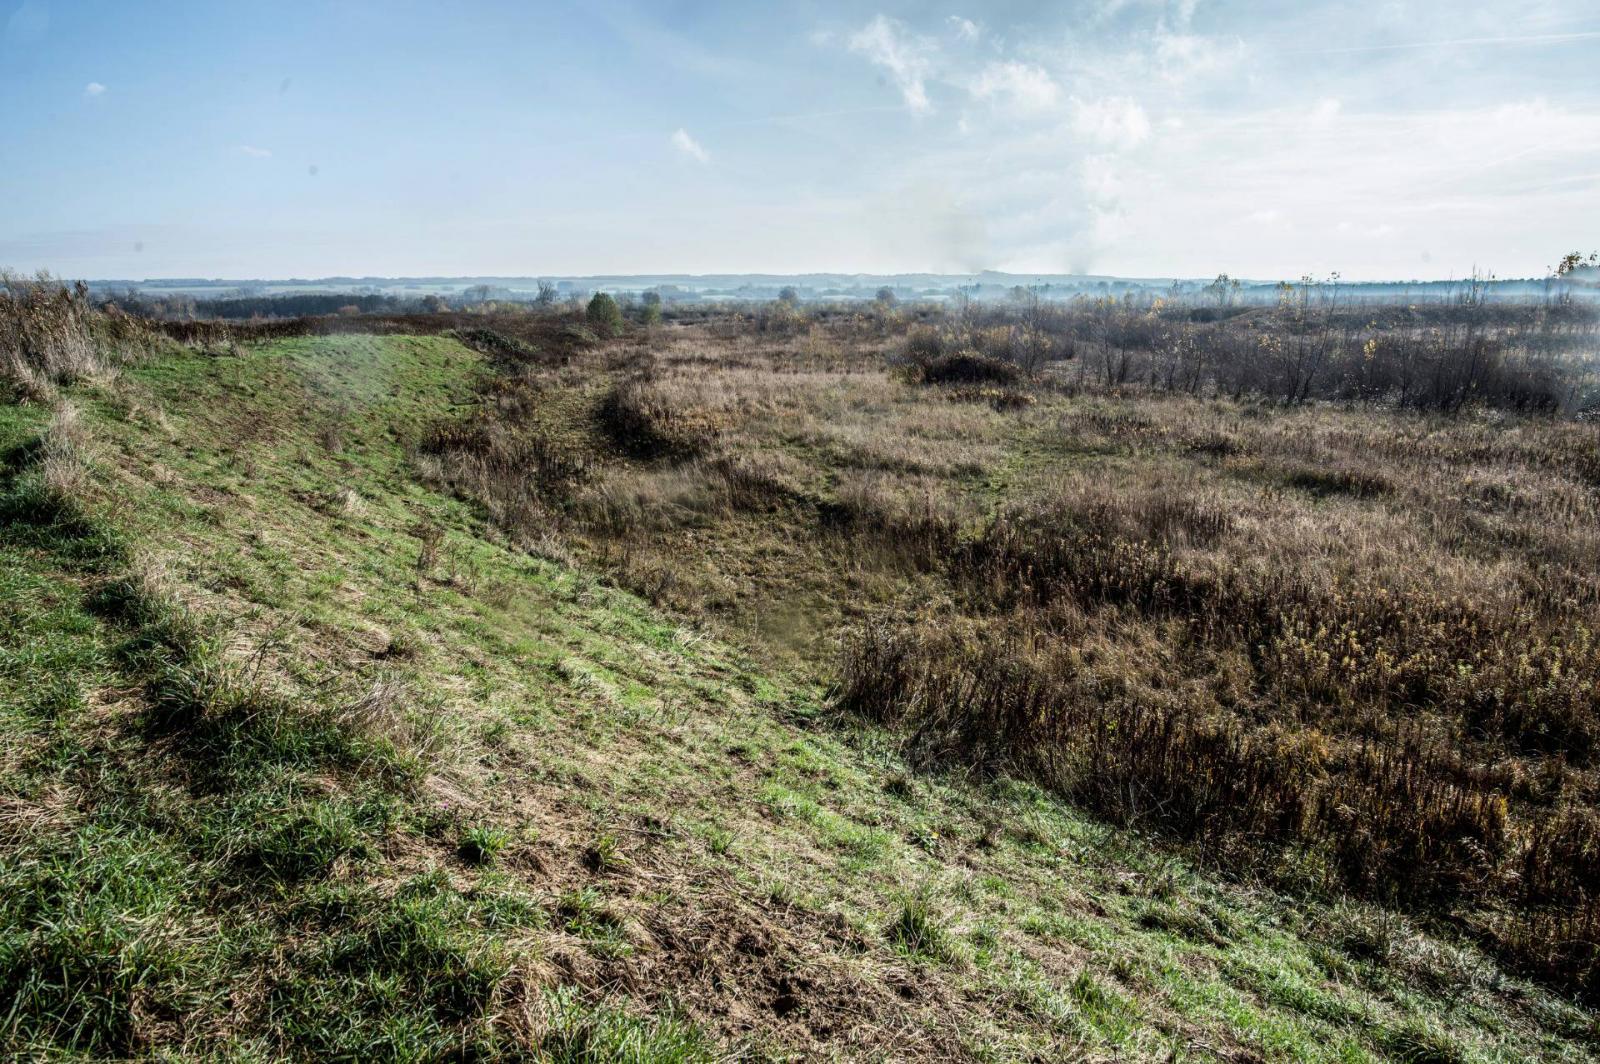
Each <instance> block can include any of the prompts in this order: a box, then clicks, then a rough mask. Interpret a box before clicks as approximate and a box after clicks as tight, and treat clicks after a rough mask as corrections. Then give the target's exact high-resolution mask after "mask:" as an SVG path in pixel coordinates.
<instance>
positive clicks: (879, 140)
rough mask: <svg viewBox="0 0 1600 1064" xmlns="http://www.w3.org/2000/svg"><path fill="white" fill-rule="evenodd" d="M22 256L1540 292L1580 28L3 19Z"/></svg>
mask: <svg viewBox="0 0 1600 1064" xmlns="http://www.w3.org/2000/svg"><path fill="white" fill-rule="evenodd" d="M0 30H3V37H0V100H3V101H4V112H3V113H4V118H3V119H0V265H6V266H10V267H13V268H16V269H22V270H28V271H32V270H36V269H41V268H43V269H49V270H51V271H53V272H55V273H57V274H60V275H63V276H67V277H86V278H131V279H143V278H154V277H227V278H276V277H321V276H331V275H351V276H364V275H384V276H425V275H497V276H539V275H584V274H597V273H666V272H671V273H724V272H770V273H801V272H823V271H833V272H849V273H855V272H863V273H893V272H952V273H964V272H973V271H977V270H982V269H993V270H1005V271H1010V272H1016V273H1024V274H1026V273H1068V272H1092V273H1101V274H1117V275H1122V276H1139V277H1168V276H1182V277H1209V276H1214V275H1215V274H1217V273H1219V272H1227V273H1230V274H1232V275H1234V276H1239V277H1248V278H1258V279H1279V278H1296V277H1300V276H1302V275H1312V276H1317V277H1326V276H1330V275H1332V274H1334V273H1339V274H1340V275H1342V276H1343V277H1345V278H1347V279H1411V278H1452V277H1462V276H1465V275H1468V274H1470V273H1471V272H1472V271H1474V270H1478V271H1480V272H1484V273H1493V274H1494V275H1496V276H1500V277H1527V276H1542V275H1543V274H1544V273H1545V272H1546V271H1547V270H1548V268H1549V267H1550V265H1551V264H1552V263H1554V262H1555V261H1556V260H1557V259H1558V258H1559V257H1560V255H1561V254H1563V253H1564V252H1566V251H1571V250H1577V249H1578V248H1580V247H1582V248H1583V249H1584V250H1592V249H1593V248H1594V247H1596V246H1600V75H1597V71H1600V5H1596V4H1593V3H1588V2H1572V0H1560V2H1554V0H1519V2H1506V0H1453V2H1445V0H1411V2H1406V0H1396V2H1387V3H1386V2H1383V0H1377V2H1372V0H1297V2H1294V3H1286V2H1282V0H1270V2H1269V0H1081V2H1054V3H1033V2H1021V0H1015V2H1008V0H991V2H987V3H977V2H974V0H967V2H964V3H959V2H957V3H949V4H944V3H898V2H883V3H880V4H876V5H874V4H873V3H871V2H870V0H869V2H868V3H866V4H861V3H827V2H818V0H791V2H789V3H784V4H768V3H751V2H728V3H716V2H707V3H691V2H687V0H652V2H640V3H629V2H624V0H610V2H608V0H589V2H582V3H576V2H575V3H559V2H558V3H531V2H522V3H511V2H474V0H451V2H445V3H418V2H411V0H386V2H383V3H376V2H358V0H329V2H325V3H294V2H284V3H273V4H245V3H233V2H217V0H208V2H203V3H201V2H196V3H184V2H171V3H164V2H159V0H149V2H142V3H138V4H130V3H127V2H126V0H116V2H97V0H84V2H78V3H72V2H66V0H57V2H49V0H20V2H19V0H0Z"/></svg>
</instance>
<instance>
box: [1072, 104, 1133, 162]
mask: <svg viewBox="0 0 1600 1064" xmlns="http://www.w3.org/2000/svg"><path fill="white" fill-rule="evenodd" d="M1072 128H1073V130H1074V131H1075V132H1076V133H1077V134H1078V135H1079V136H1082V137H1086V138H1088V139H1089V140H1091V141H1093V142H1095V143H1096V144H1099V145H1101V146H1102V147H1106V148H1120V149H1128V148H1136V147H1138V146H1139V145H1140V144H1143V143H1144V142H1145V141H1146V140H1147V139H1149V137H1150V116H1149V115H1147V114H1145V113H1144V108H1143V107H1140V106H1139V102H1138V101H1137V100H1134V99H1133V98H1131V97H1128V96H1107V97H1105V98H1104V99H1099V100H1080V99H1078V98H1077V97H1073V99H1072Z"/></svg>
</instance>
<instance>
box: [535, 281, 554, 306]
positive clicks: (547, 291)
mask: <svg viewBox="0 0 1600 1064" xmlns="http://www.w3.org/2000/svg"><path fill="white" fill-rule="evenodd" d="M555 302H556V286H555V285H554V284H552V283H550V282H549V281H540V282H539V294H538V295H536V296H534V297H533V305H534V306H536V307H553V306H555Z"/></svg>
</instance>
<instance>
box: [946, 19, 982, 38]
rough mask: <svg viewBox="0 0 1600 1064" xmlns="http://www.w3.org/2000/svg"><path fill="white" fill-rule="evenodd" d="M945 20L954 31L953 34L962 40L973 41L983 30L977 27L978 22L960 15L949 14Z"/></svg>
mask: <svg viewBox="0 0 1600 1064" xmlns="http://www.w3.org/2000/svg"><path fill="white" fill-rule="evenodd" d="M945 21H947V22H949V23H950V28H951V30H953V31H954V32H955V35H956V36H957V37H960V38H961V39H962V40H964V41H975V40H977V39H978V36H979V35H980V34H982V33H983V31H982V30H981V29H979V28H978V24H977V23H976V22H974V21H972V20H971V19H970V18H962V17H961V16H960V15H951V16H950V17H949V18H948V19H946V20H945Z"/></svg>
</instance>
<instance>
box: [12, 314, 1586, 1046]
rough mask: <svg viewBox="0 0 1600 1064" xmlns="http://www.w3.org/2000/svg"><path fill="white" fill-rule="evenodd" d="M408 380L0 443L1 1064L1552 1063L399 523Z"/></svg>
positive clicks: (1479, 1014)
mask: <svg viewBox="0 0 1600 1064" xmlns="http://www.w3.org/2000/svg"><path fill="white" fill-rule="evenodd" d="M483 371H484V370H483V366H482V365H481V361H480V356H478V355H476V354H474V353H473V352H471V351H470V350H468V349H467V348H465V347H463V346H460V345H458V344H457V343H455V342H454V341H453V340H451V339H449V338H445V337H406V336H386V337H365V336H346V337H329V338H307V339H293V340H284V341H278V342H274V343H271V344H266V345H261V346H259V347H254V348H250V349H246V350H243V351H241V352H239V353H237V354H236V355H228V356H214V355H209V354H201V353H196V352H192V351H188V350H175V351H170V352H167V353H165V354H163V355H162V356H161V357H159V358H155V359H153V360H151V361H149V362H148V363H146V364H144V365H142V366H139V367H137V368H132V369H128V370H125V371H124V372H123V373H122V375H121V376H120V377H119V378H116V379H111V380H104V381H101V382H99V383H94V384H88V385H80V386H78V387H76V388H74V389H71V390H70V392H69V394H68V395H67V396H66V399H65V402H66V403H67V404H70V410H76V411H77V414H76V416H75V417H74V416H73V415H72V414H71V413H70V411H69V412H66V413H63V412H62V411H57V412H55V413H54V414H52V412H51V411H49V410H44V409H41V408H39V407H37V406H19V405H5V406H0V602H3V603H4V616H5V617H6V618H7V621H8V623H7V624H6V625H5V626H4V630H3V631H0V759H3V760H0V1051H3V1052H4V1053H5V1054H6V1055H7V1056H53V1055H61V1054H65V1055H75V1056H83V1057H101V1058H104V1057H127V1056H145V1055H161V1056H173V1057H188V1056H223V1057H234V1058H263V1059H265V1058H277V1057H283V1056H290V1057H298V1058H306V1059H310V1058H315V1059H362V1060H372V1059H397V1060H413V1059H442V1058H468V1057H473V1058H490V1057H513V1058H523V1059H536V1060H557V1061H562V1060H572V1061H579V1060H581V1061H604V1060H629V1061H647V1060H648V1061H655V1060H666V1061H672V1060H682V1061H690V1060H721V1059H817V1058H823V1059H828V1058H835V1059H978V1060H1057V1059H1077V1058H1083V1059H1109V1058H1113V1057H1120V1058H1130V1057H1131V1058H1136V1059H1156V1058H1159V1059H1233V1060H1257V1059H1260V1060H1305V1061H1319V1060H1340V1061H1356V1060H1380V1059H1402V1060H1418V1061H1424V1060H1425V1061H1458V1060H1459V1061H1480V1060H1481V1061H1489V1060H1504V1061H1512V1060H1528V1059H1551V1060H1562V1059H1566V1060H1582V1059H1589V1058H1590V1057H1591V1056H1592V1055H1593V1054H1594V1052H1595V1051H1596V1046H1597V1043H1600V1035H1597V1029H1596V1025H1595V1021H1594V1018H1593V1017H1592V1015H1590V1014H1589V1013H1588V1012H1586V1011H1584V1010H1582V1009H1579V1008H1577V1007H1576V1006H1573V1005H1571V1004H1569V1003H1566V1002H1564V1001H1563V1000H1561V999H1560V998H1558V997H1556V996H1552V995H1550V994H1548V993H1546V992H1543V991H1541V990H1540V989H1538V988H1536V987H1534V986H1531V985H1529V984H1527V983H1524V982H1521V981H1518V980H1515V979H1512V978H1509V977H1507V976H1505V975H1504V974H1503V973H1502V972H1501V971H1499V970H1498V969H1497V968H1496V967H1495V966H1494V965H1493V964H1492V963H1491V962H1489V961H1487V960H1486V959H1484V957H1483V956H1482V955H1481V954H1480V953H1479V952H1477V951H1476V950H1475V949H1474V948H1473V947H1472V946H1471V945H1470V944H1466V943H1460V942H1449V941H1443V940H1441V939H1439V938H1436V937H1431V936H1430V935H1429V934H1428V933H1426V931H1425V930H1424V929H1419V928H1417V927H1415V926H1412V925H1410V924H1408V923H1406V922H1404V921H1403V920H1400V919H1399V918H1396V917H1394V916H1391V915H1386V914H1384V913H1382V912H1380V911H1378V910H1373V909H1367V908H1363V907H1359V906H1353V905H1349V904H1343V903H1338V902H1334V901H1327V902H1306V901H1303V900H1297V901H1290V900H1288V899H1285V898H1283V897H1280V896H1278V895H1275V894H1272V893H1271V892H1267V891H1264V890H1259V889H1251V888H1249V887H1248V886H1245V885H1239V884H1229V883H1224V882H1220V881H1218V880H1217V879H1215V878H1208V877H1206V876H1203V875H1200V874H1198V873H1197V872H1195V871H1194V870H1193V869H1191V868H1190V867H1189V866H1187V865H1186V864H1185V863H1184V862H1183V861H1181V860H1179V859H1177V858H1175V857H1173V856H1171V855H1170V854H1169V853H1166V852H1164V851H1162V850H1161V849H1159V848H1157V847H1155V846H1153V845H1151V844H1148V843H1146V842H1145V841H1143V840H1141V839H1140V838H1138V837H1135V836H1132V835H1130V834H1127V833H1121V832H1117V831H1113V830H1110V829H1107V828H1105V827H1104V826H1102V825H1099V824H1097V823H1095V822H1094V821H1092V820H1090V819H1088V818H1086V817H1084V816H1081V815H1079V814H1077V813H1075V812H1074V811H1073V810H1072V809H1071V808H1069V807H1066V806H1064V805H1062V804H1061V803H1059V802H1057V801H1055V800H1053V799H1050V798H1049V797H1047V796H1046V795H1044V794H1043V793H1042V792H1039V791H1038V790H1036V789H1034V788H1031V787H1028V786H1023V785H1018V784H1014V783H1007V782H1005V781H999V782H982V781H968V780H963V779H960V778H955V777H930V776H926V775H916V774H912V773H910V772H908V771H907V769H906V767H905V766H904V765H903V764H902V763H901V762H900V761H899V760H898V759H897V756H896V754H895V744H894V742H893V741H892V740H891V737H889V736H887V735H884V734H882V733H880V732H877V731H874V730H872V729H868V728H864V727H861V726H858V725H855V724H852V723H851V722H849V721H847V720H840V719H837V718H835V717H834V716H833V715H832V714H830V713H829V712H828V710H827V707H826V704H825V698H824V693H823V692H821V691H819V690H817V689H816V688H815V687H813V686H809V685H808V684H806V683H805V682H803V681H801V680H798V679H794V678H792V677H787V676H783V675H775V674H771V673H770V672H766V671H764V670H763V669H762V668H760V667H758V666H757V665H756V664H754V663H753V662H752V661H751V660H750V659H748V658H747V657H745V656H744V655H743V654H741V653H740V652H739V651H738V650H736V649H735V648H732V647H729V646H727V645H724V644H722V643H720V642H719V641H718V640H717V639H715V638H713V637H711V636H709V635H707V634H706V633H703V632H700V631H697V630H693V629H691V628H688V627H685V626H683V625H680V624H678V623H676V622H674V621H673V620H672V619H671V618H669V617H666V616H663V615H662V614H660V613H658V612H656V611H655V610H653V609H652V608H651V607H649V606H648V605H647V604H645V603H644V602H642V601H641V600H639V599H637V598H635V597H633V596H631V595H629V594H627V593H625V592H622V591H620V590H617V589H616V588H613V587H610V586H607V585H606V584H605V583H603V582H601V581H599V580H597V579H596V578H594V577H593V576H592V575H589V574H586V573H584V572H582V571H579V570H576V569H574V568H572V567H570V566H569V565H567V564H564V563H563V562H562V561H560V560H559V559H551V558H539V557H533V556H530V555H529V554H527V553H525V552H522V551H519V550H516V549H513V548H512V547H511V546H510V545H508V544H507V543H505V542H504V541H503V540H502V539H501V537H499V536H498V535H497V534H496V533H495V532H494V530H493V529H492V528H491V527H489V526H488V525H487V524H486V523H485V521H484V520H483V519H482V517H481V515H479V514H477V513H475V512H474V511H473V510H472V509H471V508H470V507H469V506H467V505H465V504H464V503H462V502H460V501H457V500H455V499H452V498H449V497H445V496H442V495H440V494H438V493H436V492H433V491H431V490H429V489H427V488H426V487H424V486H422V484H421V483H420V482H419V480H418V479H417V477H416V476H415V475H414V470H413V463H412V459H411V456H410V447H411V446H412V445H413V444H414V443H415V442H416V441H417V440H418V439H419V438H420V436H421V434H422V433H423V432H424V431H425V430H426V429H427V428H428V426H429V425H430V424H432V423H434V422H436V421H438V420H439V419H442V418H447V417H449V416H451V415H452V414H453V413H455V412H456V411H458V410H459V409H460V407H461V405H462V404H465V403H467V402H468V401H470V399H471V397H472V395H473V394H474V388H475V385H476V384H477V383H478V377H479V374H480V373H482V372H483Z"/></svg>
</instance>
